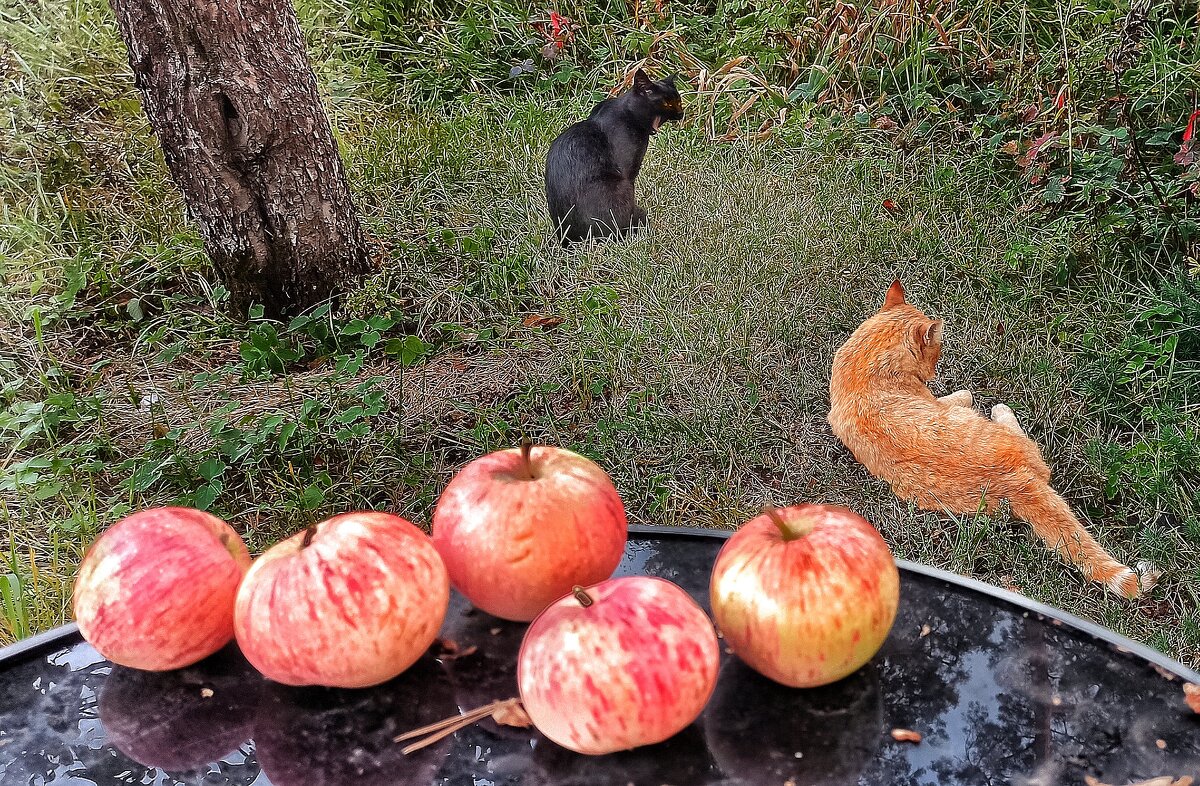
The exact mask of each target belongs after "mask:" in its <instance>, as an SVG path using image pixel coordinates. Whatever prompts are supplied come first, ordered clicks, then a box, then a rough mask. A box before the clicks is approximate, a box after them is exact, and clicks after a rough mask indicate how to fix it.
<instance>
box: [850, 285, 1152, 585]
mask: <svg viewBox="0 0 1200 786" xmlns="http://www.w3.org/2000/svg"><path fill="white" fill-rule="evenodd" d="M941 349H942V321H941V320H940V319H929V318H928V317H926V316H925V314H923V313H922V312H921V311H920V310H919V309H917V308H916V307H914V306H911V305H909V304H907V303H906V302H905V300H904V287H903V286H901V284H900V281H899V280H897V281H895V282H893V283H892V286H891V288H890V289H889V290H888V292H887V297H886V298H885V300H884V303H883V308H881V309H880V310H879V312H878V313H877V314H875V315H874V316H872V317H871V318H870V319H868V320H867V321H866V322H864V323H863V324H862V325H861V326H859V328H858V330H856V331H854V333H853V335H851V336H850V338H849V339H848V340H847V341H846V343H845V344H843V345H842V347H841V348H840V349H839V350H838V351H837V354H836V355H835V356H834V359H833V375H832V378H831V379H830V383H829V398H830V404H831V408H830V412H829V425H830V426H831V427H832V428H833V433H834V434H835V435H837V438H838V439H840V440H841V441H842V444H844V445H845V446H846V447H848V448H849V449H850V452H852V453H853V454H854V457H855V458H856V459H858V460H859V461H860V462H861V463H862V464H863V465H864V466H866V468H867V470H868V471H870V473H871V474H872V475H875V476H876V477H879V478H882V479H883V480H886V481H887V482H888V483H889V484H891V487H892V491H894V492H895V493H896V495H897V496H898V497H900V498H901V499H905V500H912V501H913V502H915V503H916V504H917V505H918V506H920V507H922V508H925V509H926V510H944V511H948V512H951V513H975V512H977V511H979V510H980V509H981V508H982V509H984V510H987V511H989V512H991V511H993V510H995V509H996V506H997V505H998V504H999V502H1000V500H1004V499H1006V500H1008V502H1009V504H1010V505H1011V507H1012V511H1013V513H1014V514H1015V515H1016V516H1017V517H1018V518H1020V519H1023V520H1024V521H1027V522H1029V524H1030V525H1031V526H1032V527H1033V531H1034V532H1036V533H1037V535H1038V537H1040V538H1041V539H1042V540H1043V541H1044V542H1045V543H1046V545H1047V546H1049V547H1050V548H1051V549H1053V550H1055V551H1057V552H1058V554H1059V556H1060V557H1062V558H1063V559H1064V560H1068V561H1070V562H1072V563H1074V564H1075V565H1076V566H1077V567H1078V568H1079V570H1080V571H1081V572H1082V573H1083V575H1084V576H1085V577H1086V578H1088V579H1089V580H1092V581H1098V582H1102V583H1104V584H1105V585H1106V586H1107V587H1108V588H1109V589H1110V590H1112V591H1113V592H1115V593H1117V594H1118V595H1121V596H1123V597H1126V598H1135V597H1138V596H1139V595H1141V594H1142V593H1143V592H1148V591H1149V590H1150V588H1151V587H1153V586H1154V583H1155V581H1157V579H1158V576H1159V574H1158V572H1157V571H1155V570H1154V568H1153V566H1151V565H1150V564H1149V563H1139V564H1138V570H1137V572H1135V571H1134V570H1132V569H1130V568H1127V567H1125V566H1124V565H1122V564H1121V563H1120V562H1117V561H1116V560H1115V559H1113V558H1112V557H1111V556H1110V555H1109V554H1108V552H1106V551H1105V550H1104V549H1103V548H1102V547H1101V546H1100V544H1099V543H1097V542H1096V540H1095V539H1094V538H1093V537H1092V536H1091V535H1090V534H1088V532H1087V530H1085V529H1084V528H1083V525H1081V524H1080V523H1079V520H1078V519H1077V518H1075V515H1074V514H1073V513H1071V509H1070V508H1069V507H1068V506H1067V503H1066V502H1064V501H1063V499H1062V497H1060V496H1058V494H1056V493H1055V492H1054V490H1053V489H1051V488H1050V469H1049V468H1048V467H1047V466H1046V462H1045V461H1044V460H1043V459H1042V454H1041V451H1040V450H1039V449H1038V446H1037V444H1036V443H1034V441H1033V440H1031V439H1030V438H1029V437H1027V436H1026V435H1025V432H1024V431H1023V430H1022V429H1021V426H1020V424H1019V423H1017V418H1016V416H1015V415H1014V414H1013V411H1012V410H1011V409H1010V408H1009V407H1008V406H1006V405H1004V404H997V405H996V406H994V407H992V418H991V420H989V419H987V418H985V417H983V415H981V414H979V413H978V412H976V411H975V410H974V409H973V401H972V398H971V393H970V391H967V390H959V391H957V392H955V393H951V394H950V395H948V396H942V397H941V398H935V397H934V395H933V394H932V393H931V392H930V391H929V388H928V387H926V383H927V382H928V381H929V380H931V379H933V377H934V374H935V372H936V368H937V363H938V358H939V357H940V355H941Z"/></svg>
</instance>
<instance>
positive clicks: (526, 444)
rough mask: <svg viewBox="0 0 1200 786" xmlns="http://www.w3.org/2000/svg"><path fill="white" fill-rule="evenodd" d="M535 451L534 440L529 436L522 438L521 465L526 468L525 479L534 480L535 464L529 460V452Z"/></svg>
mask: <svg viewBox="0 0 1200 786" xmlns="http://www.w3.org/2000/svg"><path fill="white" fill-rule="evenodd" d="M532 452H533V442H532V441H531V440H530V439H529V437H522V438H521V466H522V467H524V469H525V479H526V480H533V464H531V463H530V461H529V454H530V453H532Z"/></svg>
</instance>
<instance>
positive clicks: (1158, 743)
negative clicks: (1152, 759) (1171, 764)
mask: <svg viewBox="0 0 1200 786" xmlns="http://www.w3.org/2000/svg"><path fill="white" fill-rule="evenodd" d="M1154 744H1155V745H1156V746H1158V749H1159V750H1160V751H1165V750H1166V749H1167V741H1166V740H1155V741H1154Z"/></svg>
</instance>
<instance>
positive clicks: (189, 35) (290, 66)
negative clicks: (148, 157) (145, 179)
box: [110, 0, 370, 316]
mask: <svg viewBox="0 0 1200 786" xmlns="http://www.w3.org/2000/svg"><path fill="white" fill-rule="evenodd" d="M110 3H111V4H112V7H113V10H114V11H115V13H116V16H117V23H118V25H119V27H120V29H121V35H122V37H123V38H124V39H125V43H126V45H127V46H128V48H129V64H130V66H131V67H132V68H133V75H134V82H135V84H136V85H137V87H138V90H139V91H140V92H141V96H142V106H143V107H144V109H145V111H146V116H147V117H148V118H149V119H150V125H151V127H152V128H153V129H154V132H155V133H156V134H157V135H158V139H159V142H160V143H161V144H162V149H163V156H164V158H165V159H166V163H167V167H168V169H169V170H170V172H171V177H172V178H173V179H174V181H175V183H176V185H178V186H179V190H180V191H182V192H183V198H184V201H185V203H186V204H187V209H188V214H189V215H190V217H191V218H192V219H193V220H194V221H195V222H196V223H197V224H198V225H199V227H200V232H201V235H202V236H203V238H204V246H205V250H207V251H208V255H209V257H210V258H211V259H212V261H213V264H214V265H215V266H216V268H217V271H218V273H219V274H220V276H221V278H222V279H223V280H224V282H225V286H226V287H227V288H228V289H229V292H230V300H231V307H232V309H233V311H234V313H235V314H238V315H245V313H246V309H247V307H248V306H250V305H251V304H252V303H260V304H262V305H263V307H264V309H265V311H266V313H267V314H268V315H271V316H283V315H287V314H291V313H296V312H298V311H301V310H303V309H305V308H307V307H309V306H311V305H312V304H314V303H316V302H318V301H320V300H322V299H324V298H326V297H328V296H329V295H330V294H331V293H333V292H334V291H335V289H336V288H337V287H338V285H339V284H340V283H341V282H342V281H343V280H345V279H346V278H348V277H350V276H357V275H362V274H363V273H366V272H367V271H368V269H369V268H370V262H369V257H368V254H367V251H366V246H365V244H364V241H363V233H362V228H361V227H360V226H359V223H358V216H357V213H356V211H355V208H354V202H353V200H352V199H351V196H350V188H349V185H348V184H347V182H346V172H345V169H344V168H343V166H342V161H341V158H340V157H339V155H338V150H337V144H336V143H335V142H334V139H333V133H332V131H331V130H330V127H329V120H328V118H327V117H326V116H325V112H324V109H323V108H322V106H321V99H320V96H319V94H318V92H317V80H316V77H315V76H314V75H313V72H312V67H311V66H310V65H309V62H308V56H307V54H306V52H305V49H304V41H303V38H302V36H301V33H300V25H299V23H298V22H297V19H296V11H295V8H293V6H292V2H291V0H238V2H231V1H230V0H110Z"/></svg>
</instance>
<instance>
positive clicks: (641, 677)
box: [517, 576, 720, 754]
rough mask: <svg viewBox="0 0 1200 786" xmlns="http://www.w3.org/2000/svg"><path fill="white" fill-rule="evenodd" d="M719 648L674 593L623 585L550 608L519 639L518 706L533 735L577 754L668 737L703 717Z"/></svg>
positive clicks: (632, 582)
mask: <svg viewBox="0 0 1200 786" xmlns="http://www.w3.org/2000/svg"><path fill="white" fill-rule="evenodd" d="M719 660H720V647H719V645H718V644H717V635H716V632H715V631H714V630H713V626H712V622H711V621H710V620H709V619H708V615H706V614H705V613H704V610H703V609H701V608H700V606H699V605H697V604H696V602H695V601H694V600H692V598H691V596H690V595H688V594H687V593H686V592H684V591H683V590H682V589H681V588H680V587H679V586H678V585H676V584H672V583H671V582H669V581H666V580H665V579H660V578H653V577H649V576H628V577H624V578H618V579H609V580H608V581H605V582H602V583H600V584H597V585H595V586H593V587H589V588H587V589H586V590H583V589H576V591H575V593H573V594H571V595H567V596H566V597H564V598H562V599H560V600H558V601H556V602H555V603H554V604H553V605H551V606H550V607H548V608H547V609H546V610H545V611H543V612H542V613H541V615H539V616H538V618H537V619H536V620H534V621H533V624H532V625H530V626H529V630H528V631H527V632H526V634H525V640H524V642H522V644H521V652H520V654H519V655H518V658H517V684H518V686H519V687H520V691H521V702H522V704H524V706H525V711H526V712H527V713H528V714H529V718H530V720H532V721H533V725H534V726H535V727H537V729H538V731H540V732H541V733H542V734H544V735H546V736H547V737H549V738H550V739H551V740H553V741H554V742H556V743H558V744H559V745H561V746H563V747H564V748H569V749H571V750H573V751H575V752H577V753H587V754H602V753H612V752H615V751H620V750H629V749H632V748H636V747H638V746H641V745H650V744H652V743H656V742H661V741H663V740H665V739H667V738H668V737H671V736H673V735H675V734H677V733H678V732H680V731H681V730H683V729H684V728H686V727H687V726H688V725H689V724H691V723H692V722H693V721H694V720H696V718H697V717H698V716H699V715H700V713H701V712H702V711H703V710H704V705H705V703H707V702H708V698H709V696H711V695H712V692H713V687H714V686H715V685H716V681H717V667H718V663H719Z"/></svg>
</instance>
